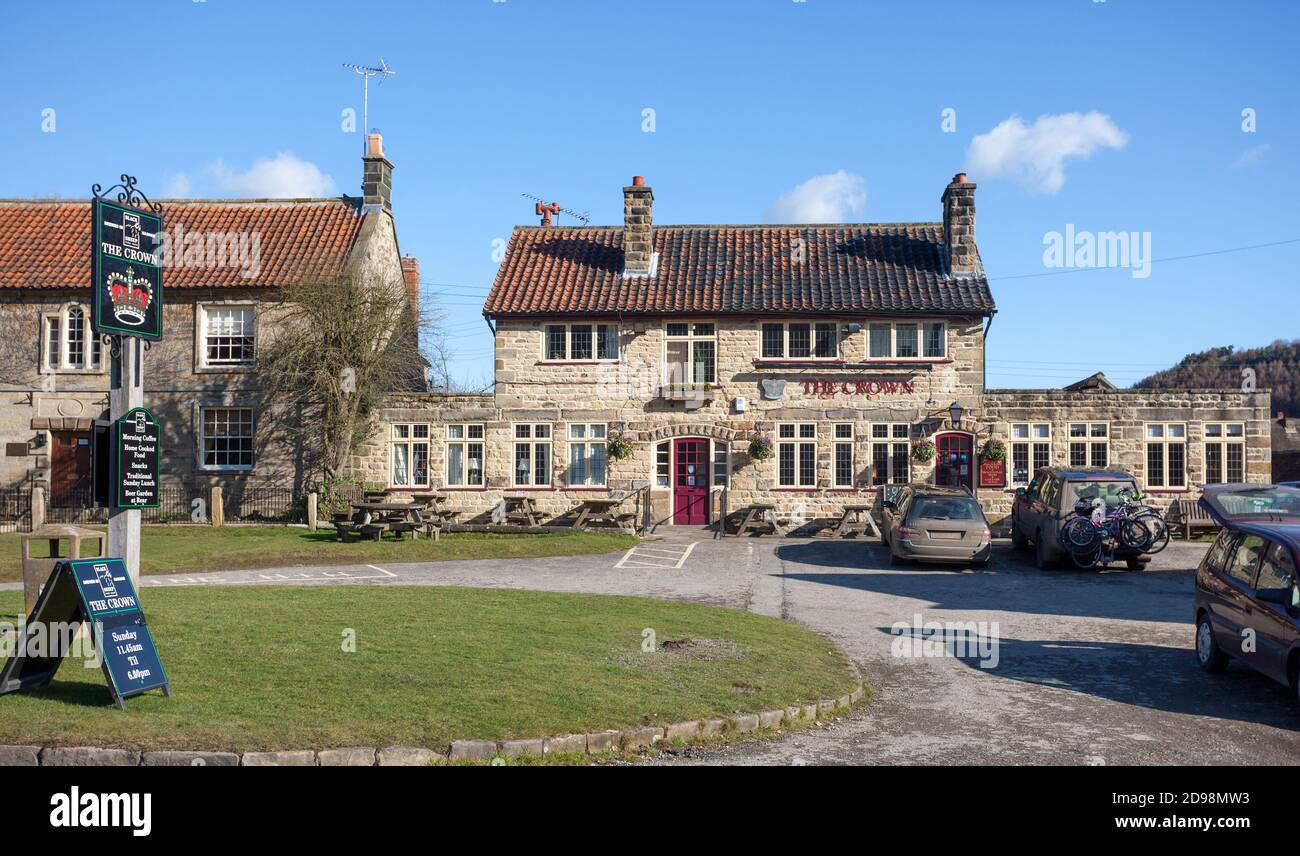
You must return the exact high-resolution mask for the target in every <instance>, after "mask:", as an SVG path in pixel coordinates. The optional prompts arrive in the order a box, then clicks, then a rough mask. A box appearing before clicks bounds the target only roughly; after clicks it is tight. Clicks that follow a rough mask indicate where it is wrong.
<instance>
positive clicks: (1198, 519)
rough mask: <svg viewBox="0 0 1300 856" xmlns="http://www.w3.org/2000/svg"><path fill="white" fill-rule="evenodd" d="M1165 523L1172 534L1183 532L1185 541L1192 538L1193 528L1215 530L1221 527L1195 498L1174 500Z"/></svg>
mask: <svg viewBox="0 0 1300 856" xmlns="http://www.w3.org/2000/svg"><path fill="white" fill-rule="evenodd" d="M1165 523H1166V524H1168V526H1169V532H1170V534H1174V533H1181V534H1182V536H1183V540H1184V541H1190V540H1192V532H1193V530H1197V529H1203V530H1206V531H1209V532H1213V531H1215V530H1217V529H1218V528H1219V524H1217V523H1215V522H1214V521H1213V520H1212V519H1210V515H1209V514H1207V513H1206V512H1205V509H1203V508H1201V506H1200V504H1199V503H1197V502H1196V500H1193V499H1178V500H1174V502H1172V503H1171V504H1170V505H1169V510H1168V511H1166V512H1165Z"/></svg>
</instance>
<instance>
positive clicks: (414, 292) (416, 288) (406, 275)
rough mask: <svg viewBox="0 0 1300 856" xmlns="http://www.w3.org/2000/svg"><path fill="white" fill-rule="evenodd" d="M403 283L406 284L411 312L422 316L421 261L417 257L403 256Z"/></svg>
mask: <svg viewBox="0 0 1300 856" xmlns="http://www.w3.org/2000/svg"><path fill="white" fill-rule="evenodd" d="M402 281H403V282H404V283H406V298H407V300H409V301H410V302H411V311H412V312H414V313H415V315H416V317H417V318H418V317H419V316H420V260H419V259H417V258H416V257H415V256H402Z"/></svg>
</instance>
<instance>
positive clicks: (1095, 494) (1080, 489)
mask: <svg viewBox="0 0 1300 856" xmlns="http://www.w3.org/2000/svg"><path fill="white" fill-rule="evenodd" d="M1069 485H1070V490H1069V491H1067V495H1066V497H1065V498H1066V499H1067V500H1069V507H1070V508H1073V507H1074V504H1075V503H1076V502H1078V501H1079V500H1081V499H1088V500H1098V499H1100V500H1101V501H1102V502H1104V503H1105V504H1106V513H1107V514H1109V513H1110V512H1112V511H1114V510H1115V509H1116V508H1119V507H1120V506H1121V505H1123V504H1124V500H1125V499H1126V498H1130V497H1132V496H1133V495H1135V494H1136V493H1137V485H1136V484H1135V483H1133V482H1129V481H1119V480H1116V479H1108V480H1105V481H1075V482H1070V483H1069ZM1070 494H1073V496H1071V495H1070Z"/></svg>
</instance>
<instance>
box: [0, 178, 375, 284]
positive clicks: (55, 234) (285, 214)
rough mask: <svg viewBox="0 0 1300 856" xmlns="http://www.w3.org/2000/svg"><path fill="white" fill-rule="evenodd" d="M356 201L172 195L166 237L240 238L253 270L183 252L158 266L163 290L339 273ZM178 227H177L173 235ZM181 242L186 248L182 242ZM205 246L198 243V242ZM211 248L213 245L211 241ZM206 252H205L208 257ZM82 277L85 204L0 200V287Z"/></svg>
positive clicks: (86, 262) (351, 236)
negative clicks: (175, 197)
mask: <svg viewBox="0 0 1300 856" xmlns="http://www.w3.org/2000/svg"><path fill="white" fill-rule="evenodd" d="M358 206H359V200H344V199H267V200H246V199H245V200H228V201H227V200H177V201H166V202H163V203H162V209H163V225H164V227H165V228H166V230H167V232H168V233H169V234H171V235H173V236H176V235H178V234H179V235H181V236H183V237H188V236H190V235H200V236H203V239H204V241H205V242H206V241H207V237H208V236H209V235H214V234H215V235H218V236H220V235H225V234H229V235H233V236H235V237H236V239H238V237H239V236H241V235H242V236H243V237H244V241H245V247H246V251H247V256H246V258H248V259H249V260H250V261H251V259H252V258H253V253H254V247H256V260H257V265H256V268H254V267H253V265H252V264H251V263H250V264H246V265H245V266H243V267H241V266H240V264H239V262H238V261H231V260H227V261H226V263H225V264H221V263H219V261H218V259H217V258H216V254H215V253H212V254H209V253H206V252H205V253H204V254H203V256H202V258H199V257H198V256H197V255H194V254H191V256H190V257H189V258H188V259H185V260H184V262H182V263H180V264H177V263H175V262H171V263H169V264H168V265H167V267H166V268H165V269H164V273H163V283H164V285H165V286H166V287H167V288H254V287H266V286H274V285H282V284H284V283H286V282H290V281H293V280H295V279H297V278H299V277H307V276H330V275H333V274H336V273H338V272H340V271H341V270H342V268H343V265H344V264H345V263H346V261H347V258H348V254H349V253H350V252H351V251H352V247H353V245H354V244H355V243H356V240H357V235H358V233H359V232H360V231H361V222H362V219H363V218H362V216H361V213H360V210H359V207H358ZM178 230H179V232H178ZM185 243H186V245H187V246H194V245H193V244H190V243H189V241H188V240H186V242H185ZM205 246H206V243H205ZM214 250H215V244H214ZM210 256H211V257H210ZM89 279H90V203H89V201H85V200H82V201H37V200H17V199H10V200H0V288H69V287H71V288H81V287H83V286H85V285H86V284H87V283H88V281H89Z"/></svg>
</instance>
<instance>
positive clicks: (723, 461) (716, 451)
mask: <svg viewBox="0 0 1300 856" xmlns="http://www.w3.org/2000/svg"><path fill="white" fill-rule="evenodd" d="M730 473H731V458H730V449H728V448H727V444H726V443H721V442H719V441H717V440H714V441H713V486H714V487H726V486H727V479H728V477H729V475H730Z"/></svg>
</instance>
